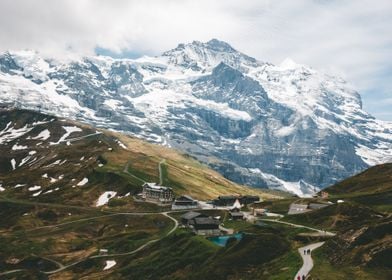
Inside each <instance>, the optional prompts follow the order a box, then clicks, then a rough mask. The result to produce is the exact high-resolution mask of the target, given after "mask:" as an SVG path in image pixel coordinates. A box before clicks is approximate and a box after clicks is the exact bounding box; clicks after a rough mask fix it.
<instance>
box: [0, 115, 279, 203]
mask: <svg viewBox="0 0 392 280" xmlns="http://www.w3.org/2000/svg"><path fill="white" fill-rule="evenodd" d="M67 130H68V131H70V133H68V134H67V132H66V131H67ZM0 153H1V154H2V156H1V157H0V183H1V187H2V189H1V190H2V192H0V197H2V198H3V199H4V198H9V199H12V200H18V199H19V200H29V201H35V202H47V203H60V204H64V203H66V204H68V205H76V206H94V205H95V203H96V201H97V199H98V197H99V196H100V195H101V194H102V193H104V192H106V191H113V192H116V198H115V199H113V200H112V201H111V202H110V203H109V206H117V207H120V206H121V207H122V208H127V209H137V208H138V207H139V208H140V207H141V205H140V204H138V203H137V202H135V201H134V200H133V199H132V195H133V194H136V193H138V192H140V191H141V185H142V184H143V182H145V181H147V182H157V183H158V182H159V181H160V178H159V171H158V166H159V165H161V170H162V179H163V183H164V185H166V186H170V187H173V189H174V192H175V193H176V194H177V195H179V194H189V195H191V196H193V197H194V198H197V199H211V198H214V197H216V196H218V195H224V194H254V195H259V196H261V197H263V198H274V197H275V198H279V196H277V195H275V194H272V193H269V192H268V191H266V192H264V191H262V190H259V189H253V188H248V187H245V186H240V185H238V184H235V183H233V182H231V181H229V180H227V179H225V178H223V177H222V176H221V175H220V174H218V173H217V172H215V171H213V170H211V169H209V168H208V167H207V166H205V165H203V164H201V163H199V162H198V161H196V160H195V159H194V158H192V157H190V156H188V155H184V154H181V153H180V152H178V151H175V150H172V149H169V148H165V147H162V146H158V145H153V144H150V143H146V142H144V141H142V140H139V139H136V138H133V137H130V136H126V135H122V134H119V133H114V132H109V131H104V130H96V129H94V128H92V127H90V126H86V125H83V124H80V123H75V122H72V121H69V120H64V119H58V118H56V117H52V116H47V115H43V114H40V113H36V112H31V111H25V110H3V111H1V116H0ZM143 207H144V206H143ZM151 207H154V206H151Z"/></svg>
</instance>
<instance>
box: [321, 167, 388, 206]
mask: <svg viewBox="0 0 392 280" xmlns="http://www.w3.org/2000/svg"><path fill="white" fill-rule="evenodd" d="M326 191H327V192H328V193H329V194H331V195H332V197H336V198H341V199H349V200H352V201H356V202H358V203H361V204H364V205H368V206H371V207H373V208H375V209H377V210H380V211H386V210H388V211H389V212H391V211H392V203H391V201H392V163H386V164H382V165H377V166H374V167H371V168H369V169H367V170H365V171H364V172H362V173H360V174H358V175H355V176H353V177H350V178H347V179H345V180H343V181H341V182H339V183H337V184H335V185H333V186H331V187H328V188H327V189H326Z"/></svg>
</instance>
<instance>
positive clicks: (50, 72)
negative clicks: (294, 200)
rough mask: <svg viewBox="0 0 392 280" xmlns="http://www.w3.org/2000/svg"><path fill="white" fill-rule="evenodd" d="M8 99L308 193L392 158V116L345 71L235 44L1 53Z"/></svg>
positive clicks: (234, 175) (251, 179)
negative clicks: (390, 119) (383, 117)
mask: <svg viewBox="0 0 392 280" xmlns="http://www.w3.org/2000/svg"><path fill="white" fill-rule="evenodd" d="M0 92H1V95H0V101H1V102H2V103H3V104H7V105H16V106H20V107H23V108H29V109H39V110H42V111H45V112H48V113H52V114H56V115H59V116H65V117H72V118H74V119H78V120H81V121H85V122H88V123H91V124H94V125H96V126H98V127H106V128H111V129H115V130H121V131H125V132H129V133H131V134H134V135H136V136H137V137H140V138H144V139H147V140H149V141H152V142H157V143H161V144H163V145H167V146H171V147H175V148H179V149H181V150H183V151H184V152H187V153H189V154H192V155H195V156H196V157H198V158H199V159H200V160H202V161H204V162H205V163H207V164H209V165H211V166H212V167H214V168H215V169H217V170H219V171H220V172H222V173H223V174H224V175H225V176H226V177H228V178H229V179H232V180H234V181H236V182H239V183H244V184H249V185H253V186H258V187H270V188H280V189H285V190H289V191H292V192H295V193H297V194H299V195H302V194H309V193H311V192H313V191H314V190H315V189H317V188H322V187H325V186H328V185H330V184H332V183H334V182H336V181H338V180H341V179H343V178H345V177H348V176H350V175H353V174H354V173H357V172H359V171H361V170H363V169H365V168H366V167H368V166H370V165H374V164H376V163H381V162H386V161H390V160H391V159H392V124H391V123H387V122H382V121H378V120H376V119H374V118H373V117H372V116H370V115H369V114H367V113H366V112H364V111H363V110H362V104H361V98H360V95H359V94H358V93H357V92H356V91H355V90H353V89H352V88H351V87H350V86H349V85H348V84H347V83H346V82H345V81H343V80H341V79H340V78H338V77H334V76H330V75H326V74H323V73H319V72H317V71H315V70H314V69H311V68H309V67H306V66H303V65H299V64H296V63H294V62H292V61H291V60H286V61H285V62H283V63H282V64H281V65H279V66H275V65H272V64H269V63H265V62H261V61H258V60H256V59H254V58H251V57H249V56H247V55H245V54H243V53H241V52H238V51H237V50H235V49H234V48H232V47H231V46H230V45H228V44H227V43H225V42H221V41H218V40H215V39H214V40H211V41H209V42H207V43H202V42H192V43H190V44H180V45H179V46H178V47H177V48H175V49H173V50H170V51H167V52H165V53H164V54H163V55H162V56H160V57H142V58H140V59H136V60H129V59H112V58H109V57H89V58H84V59H82V60H78V61H72V62H69V61H68V62H63V61H59V60H56V59H43V58H41V57H40V56H39V54H37V53H34V52H27V51H25V52H10V53H5V54H3V55H1V56H0Z"/></svg>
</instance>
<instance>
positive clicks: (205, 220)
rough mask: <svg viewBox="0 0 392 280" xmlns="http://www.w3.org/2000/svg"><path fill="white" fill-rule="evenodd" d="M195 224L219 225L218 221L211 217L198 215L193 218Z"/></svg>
mask: <svg viewBox="0 0 392 280" xmlns="http://www.w3.org/2000/svg"><path fill="white" fill-rule="evenodd" d="M193 224H195V225H219V224H220V222H219V221H218V220H215V219H213V218H211V217H198V218H195V219H194V220H193Z"/></svg>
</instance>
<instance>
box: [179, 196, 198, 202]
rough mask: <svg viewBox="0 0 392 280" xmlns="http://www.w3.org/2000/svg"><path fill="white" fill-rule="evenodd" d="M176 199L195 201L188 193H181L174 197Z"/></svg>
mask: <svg viewBox="0 0 392 280" xmlns="http://www.w3.org/2000/svg"><path fill="white" fill-rule="evenodd" d="M176 201H195V200H194V199H193V198H192V197H190V196H189V195H182V196H179V197H177V198H176Z"/></svg>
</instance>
